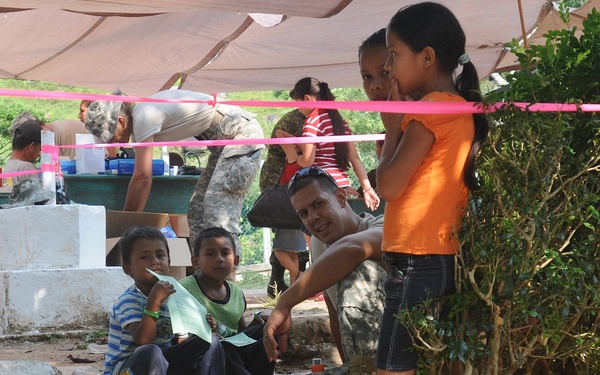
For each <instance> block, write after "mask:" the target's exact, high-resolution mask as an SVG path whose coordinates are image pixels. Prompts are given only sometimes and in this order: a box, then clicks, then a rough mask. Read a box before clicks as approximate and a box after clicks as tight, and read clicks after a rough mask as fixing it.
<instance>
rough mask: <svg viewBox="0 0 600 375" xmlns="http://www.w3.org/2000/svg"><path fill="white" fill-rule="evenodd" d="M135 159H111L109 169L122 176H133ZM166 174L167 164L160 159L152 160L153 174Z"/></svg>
mask: <svg viewBox="0 0 600 375" xmlns="http://www.w3.org/2000/svg"><path fill="white" fill-rule="evenodd" d="M134 164H135V159H111V160H109V161H108V169H110V170H115V171H117V174H120V175H131V174H133V166H134ZM164 173H165V162H164V161H162V160H160V159H155V160H152V174H153V175H155V176H156V175H162V174H164Z"/></svg>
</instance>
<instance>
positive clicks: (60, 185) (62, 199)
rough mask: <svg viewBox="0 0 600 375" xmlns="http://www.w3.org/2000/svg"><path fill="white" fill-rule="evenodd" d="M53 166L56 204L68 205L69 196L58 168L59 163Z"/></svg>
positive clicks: (59, 167) (60, 170) (60, 169)
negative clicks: (54, 169)
mask: <svg viewBox="0 0 600 375" xmlns="http://www.w3.org/2000/svg"><path fill="white" fill-rule="evenodd" d="M54 164H55V168H56V171H55V184H56V204H69V195H68V194H67V187H66V186H65V177H64V175H63V172H62V168H61V166H60V162H59V161H58V160H57V161H55V162H54Z"/></svg>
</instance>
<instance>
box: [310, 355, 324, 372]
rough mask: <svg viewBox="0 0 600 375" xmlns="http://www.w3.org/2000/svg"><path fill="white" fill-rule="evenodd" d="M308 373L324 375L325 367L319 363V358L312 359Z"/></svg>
mask: <svg viewBox="0 0 600 375" xmlns="http://www.w3.org/2000/svg"><path fill="white" fill-rule="evenodd" d="M310 373H311V374H313V375H325V365H324V364H323V363H322V362H321V358H313V360H312V366H310Z"/></svg>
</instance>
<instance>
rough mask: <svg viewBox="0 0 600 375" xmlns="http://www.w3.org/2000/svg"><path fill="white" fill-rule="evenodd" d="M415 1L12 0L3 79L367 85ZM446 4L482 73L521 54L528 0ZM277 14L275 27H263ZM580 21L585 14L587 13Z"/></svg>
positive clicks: (4, 10) (132, 91) (532, 15)
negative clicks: (366, 76)
mask: <svg viewBox="0 0 600 375" xmlns="http://www.w3.org/2000/svg"><path fill="white" fill-rule="evenodd" d="M415 2H417V1H407V0H354V1H352V0H277V1H274V0H168V1H167V0H102V1H99V0H0V51H1V53H0V78H19V79H27V80H44V81H50V82H57V83H62V84H70V85H75V86H84V87H93V88H98V89H104V90H107V91H110V90H113V89H115V88H116V87H120V88H121V89H122V90H123V91H124V92H125V93H127V94H129V95H141V96H145V95H150V94H152V93H154V92H156V91H158V90H160V89H161V88H163V87H169V86H170V84H171V83H172V82H174V81H175V80H176V79H177V78H179V77H180V76H182V75H183V76H184V77H185V80H184V83H183V86H182V88H185V89H189V90H195V91H201V92H208V93H211V92H232V91H245V90H263V89H290V88H291V87H292V85H293V84H294V83H295V82H296V80H298V79H299V78H302V77H304V76H315V77H318V78H319V79H321V80H324V81H327V82H328V83H329V84H330V85H331V86H332V87H355V86H359V85H360V84H361V83H360V75H359V73H358V65H357V48H358V46H359V44H360V43H361V42H362V41H363V40H364V39H365V38H367V37H368V36H369V35H370V34H372V33H373V32H375V31H376V30H378V29H379V28H382V27H385V26H386V24H387V22H388V21H389V19H390V18H391V16H392V15H393V14H394V13H395V12H396V11H398V10H399V9H400V8H401V7H403V6H405V5H408V4H411V3H415ZM440 2H441V3H443V4H445V5H446V6H448V7H449V8H450V9H451V10H452V11H453V12H454V13H455V14H456V16H457V17H458V19H459V21H460V22H461V24H462V26H463V28H464V30H465V33H466V34H467V52H468V53H469V55H470V56H471V59H472V61H473V62H474V63H475V65H476V66H477V68H478V70H479V73H480V76H481V77H484V76H486V75H488V74H490V73H491V72H493V71H496V70H498V69H503V70H505V69H506V68H507V65H511V64H512V62H511V58H510V57H505V56H504V54H505V53H504V49H503V45H504V43H505V42H508V41H510V40H511V39H513V38H517V39H520V38H521V35H522V34H521V20H520V17H519V7H518V1H517V0H510V1H509V0H500V1H499V0H453V1H449V0H445V1H440ZM599 2H600V0H590V2H589V3H588V4H587V5H586V6H585V7H584V8H585V9H583V10H582V11H579V13H581V14H583V15H584V16H585V15H586V14H587V13H588V12H589V11H590V10H591V8H592V6H593V5H595V4H598V3H599ZM521 3H522V8H523V16H524V22H525V28H526V30H527V31H528V32H531V31H533V30H534V28H535V26H536V25H538V24H539V21H540V20H541V19H543V18H545V17H546V16H547V15H550V16H552V17H554V18H553V21H552V22H554V23H552V22H550V24H554V25H556V17H557V16H556V11H555V10H554V9H553V7H552V4H548V3H547V2H546V1H543V0H522V2H521ZM599 8H600V7H599ZM249 13H250V14H249ZM253 13H262V14H276V15H283V17H275V18H274V21H273V17H264V16H261V15H260V14H253ZM257 20H258V21H260V23H259V22H257ZM279 20H281V22H280V23H277V22H278V21H279ZM271 21H273V23H275V26H271V27H265V26H263V24H267V23H268V22H271ZM572 21H573V22H575V23H576V24H579V25H580V24H581V18H580V17H573V16H572ZM559 27H561V28H562V25H561V24H559Z"/></svg>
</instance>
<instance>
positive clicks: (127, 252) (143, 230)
mask: <svg viewBox="0 0 600 375" xmlns="http://www.w3.org/2000/svg"><path fill="white" fill-rule="evenodd" d="M141 239H148V240H159V241H162V242H163V243H164V244H165V247H166V249H167V255H168V256H169V258H170V257H171V253H170V251H169V244H168V243H167V239H166V238H165V236H164V235H163V234H162V232H161V231H160V229H158V228H156V227H150V226H137V227H131V228H129V229H127V231H126V232H125V233H124V234H123V236H122V237H121V239H120V240H119V248H120V249H121V261H122V262H123V264H131V252H132V249H133V244H134V243H135V242H136V241H137V240H141Z"/></svg>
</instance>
